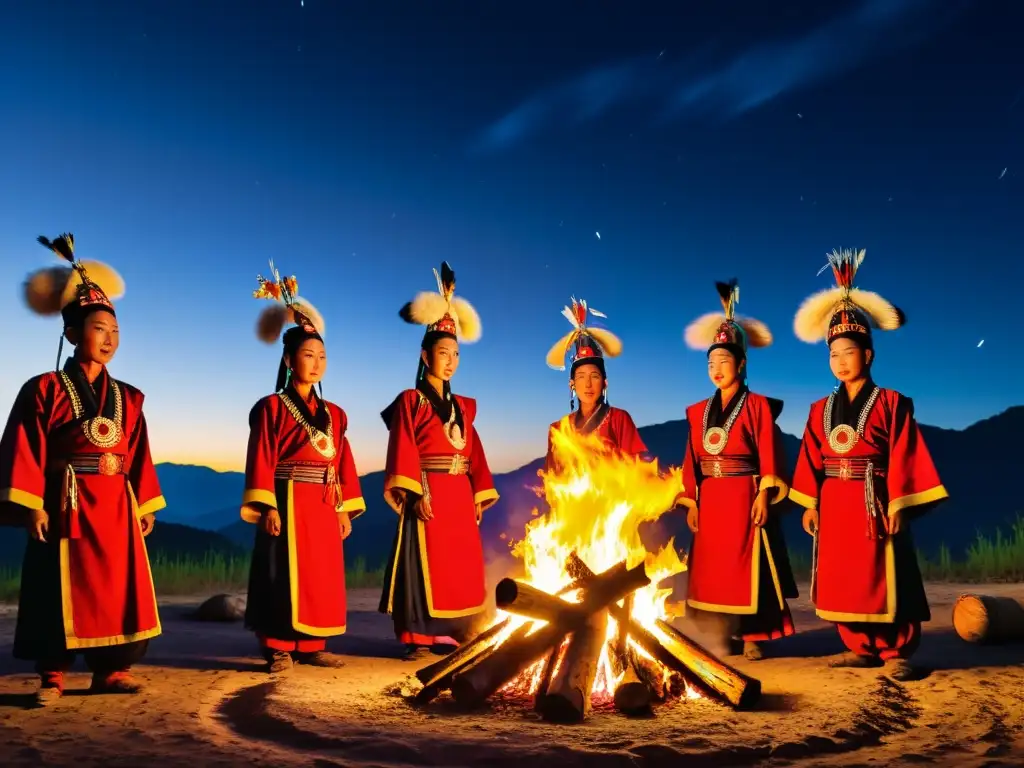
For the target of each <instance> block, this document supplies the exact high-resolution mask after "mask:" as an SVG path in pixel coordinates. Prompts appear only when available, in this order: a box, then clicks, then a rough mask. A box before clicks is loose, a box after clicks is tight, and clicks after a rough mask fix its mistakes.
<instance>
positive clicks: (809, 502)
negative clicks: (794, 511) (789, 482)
mask: <svg viewBox="0 0 1024 768" xmlns="http://www.w3.org/2000/svg"><path fill="white" fill-rule="evenodd" d="M789 498H791V499H792V500H793V501H795V502H796V503H797V504H799V505H800V506H801V507H804V508H806V509H817V508H818V499H817V498H815V497H814V496H808V495H807V494H805V493H800V491H798V490H797V489H796V488H790V489H789Z"/></svg>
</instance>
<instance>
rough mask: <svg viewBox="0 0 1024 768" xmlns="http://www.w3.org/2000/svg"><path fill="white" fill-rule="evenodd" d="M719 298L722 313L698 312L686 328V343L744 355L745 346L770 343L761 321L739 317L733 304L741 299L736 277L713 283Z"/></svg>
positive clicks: (759, 345) (767, 332) (695, 346)
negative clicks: (704, 313)
mask: <svg viewBox="0 0 1024 768" xmlns="http://www.w3.org/2000/svg"><path fill="white" fill-rule="evenodd" d="M715 287H716V288H717V289H718V296H719V298H720V299H721V300H722V309H723V310H724V312H725V314H722V313H721V312H709V313H708V314H706V315H701V316H700V317H698V318H697V319H696V320H694V321H693V322H692V323H690V324H689V325H688V326H687V327H686V334H685V338H686V343H687V344H688V345H689V346H690V347H691V348H693V349H707V351H708V352H709V353H710V352H711V350H713V349H719V348H725V349H729V348H732V350H733V351H734V352H738V353H740V355H741V356H744V357H745V356H746V354H747V348H748V347H755V348H757V347H767V346H768V345H770V344H771V343H772V332H771V331H770V330H768V326H767V325H765V324H764V323H762V322H761V321H760V320H755V319H754V318H752V317H740V316H738V315H737V314H736V305H737V304H739V302H740V286H739V283H738V282H737V281H736V279H735V278H734V279H732V280H730V281H729V282H728V283H715Z"/></svg>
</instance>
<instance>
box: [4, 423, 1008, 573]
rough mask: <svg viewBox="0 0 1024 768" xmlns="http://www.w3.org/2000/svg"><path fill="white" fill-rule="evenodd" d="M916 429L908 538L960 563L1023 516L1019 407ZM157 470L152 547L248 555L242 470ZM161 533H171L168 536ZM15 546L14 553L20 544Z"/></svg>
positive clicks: (359, 540) (493, 546)
mask: <svg viewBox="0 0 1024 768" xmlns="http://www.w3.org/2000/svg"><path fill="white" fill-rule="evenodd" d="M921 430H922V433H923V434H924V438H925V441H926V442H927V444H928V448H929V450H930V451H931V453H932V458H933V459H934V460H935V464H936V466H937V467H938V469H939V474H940V475H941V477H942V481H943V483H944V484H945V486H946V488H947V490H948V491H949V493H950V499H949V500H948V501H946V502H944V503H943V504H941V505H940V506H939V507H938V508H936V509H935V510H933V511H932V512H931V513H930V514H928V515H927V516H925V517H924V518H922V519H921V520H919V521H917V522H915V524H914V538H915V540H916V542H917V545H918V547H919V548H920V549H921V550H923V551H924V552H925V553H927V554H929V555H934V554H935V553H936V552H937V551H938V549H939V547H940V546H941V545H943V544H944V545H946V546H947V547H948V548H949V550H950V552H951V553H952V554H953V556H954V557H959V556H962V555H963V554H964V552H965V551H966V549H967V547H968V546H970V544H971V543H972V542H974V541H975V539H976V537H977V535H978V534H979V533H981V534H985V535H990V536H991V535H992V534H993V533H994V532H995V530H996V528H999V527H1003V528H1004V529H1005V528H1008V526H1009V525H1010V524H1011V523H1012V522H1013V521H1014V520H1015V519H1016V516H1017V514H1018V513H1019V512H1021V511H1024V503H1021V501H1020V500H1019V498H1018V495H1017V494H1018V491H1017V481H1016V477H1015V475H1014V472H1015V471H1016V464H1017V463H1018V459H1017V458H1016V455H1015V454H1014V453H1013V452H1012V451H1010V450H1009V448H1010V447H1011V446H1013V445H1015V440H1016V437H1017V435H1020V434H1024V406H1015V407H1013V408H1010V409H1009V410H1007V411H1004V412H1003V413H1000V414H998V415H996V416H992V417H991V418H988V419H985V420H983V421H979V422H977V423H976V424H972V425H971V426H969V427H967V428H966V429H962V430H955V429H942V428H939V427H931V426H928V425H922V427H921ZM640 435H641V436H642V437H643V439H644V442H645V443H646V444H647V446H648V447H649V448H650V450H651V454H652V455H653V456H655V457H656V458H657V459H658V461H659V463H660V464H661V465H663V466H665V465H676V466H677V465H678V464H679V463H680V461H681V460H682V455H683V446H684V445H685V442H686V439H687V435H688V425H687V423H686V421H685V420H676V421H668V422H665V423H663V424H652V425H650V426H646V427H641V428H640ZM783 441H784V447H785V453H786V456H787V458H788V460H789V464H790V470H791V469H792V466H793V464H794V463H795V461H796V455H797V450H798V448H799V444H800V443H799V439H798V438H797V437H794V436H793V435H788V434H783ZM538 442H540V440H538ZM542 464H543V459H536V460H534V461H531V462H530V463H528V464H526V465H525V466H522V467H519V468H518V469H515V470H513V471H511V472H506V473H503V474H498V475H495V478H494V480H495V485H496V486H497V489H498V491H499V493H500V494H501V500H500V501H499V502H498V503H497V504H495V505H494V506H493V507H492V508H491V509H489V510H487V512H486V513H485V514H484V520H483V523H482V524H481V534H482V536H483V538H484V542H485V546H486V547H487V549H488V551H489V552H490V553H491V555H492V556H498V555H503V554H507V553H508V548H509V542H510V541H511V540H513V539H515V538H519V537H521V536H522V533H523V527H524V525H525V524H526V522H527V521H529V520H530V519H531V517H532V510H533V509H534V508H536V507H538V506H539V503H540V502H542V499H539V498H538V497H537V495H536V494H535V493H534V492H533V491H532V490H531V488H532V487H536V486H538V485H539V484H540V479H539V478H538V477H537V470H538V469H540V467H541V466H542ZM1011 465H1013V466H1011ZM157 474H158V475H159V477H160V483H161V485H162V487H163V491H164V496H165V497H166V498H167V500H168V503H169V506H168V508H167V509H166V510H164V511H162V512H161V513H160V514H159V515H158V518H159V520H160V521H161V523H162V525H158V527H157V529H156V530H155V531H154V533H153V537H151V539H150V540H149V541H150V542H153V543H154V544H156V543H158V542H160V541H161V540H160V539H158V538H156V537H158V536H159V535H161V531H162V530H164V531H167V530H168V529H169V530H170V531H171V532H173V531H174V530H175V528H172V527H171V524H172V523H178V524H182V525H183V526H188V530H189V531H192V532H190V533H188V534H184V533H182V534H181V536H182V537H183V538H182V541H181V546H182V547H186V548H187V547H195V548H196V549H194V550H191V551H201V552H205V551H207V550H209V549H215V550H218V551H219V550H220V549H221V548H222V547H227V548H232V547H238V548H241V549H243V550H248V549H249V548H250V547H251V546H252V541H253V536H254V527H253V526H252V525H249V524H247V523H244V522H242V521H241V520H239V518H238V504H239V500H240V498H241V495H242V487H243V477H242V474H241V473H240V472H215V471H214V470H212V469H209V468H207V467H197V466H188V465H180V464H158V465H157ZM360 483H361V484H362V491H363V497H364V498H365V499H366V503H367V511H366V512H365V513H364V514H363V515H362V516H361V517H360V518H359V519H357V520H356V521H355V524H354V525H353V531H352V535H351V537H350V538H349V539H348V541H347V542H346V543H345V554H346V558H347V559H348V561H349V562H350V563H351V562H354V561H355V560H356V559H357V558H363V559H364V560H365V561H366V563H367V565H369V566H370V567H373V566H379V565H382V564H383V563H384V561H385V560H386V559H387V555H388V553H389V552H390V549H391V545H392V542H393V539H394V535H395V524H396V519H395V513H394V512H393V511H392V510H391V508H390V507H388V506H387V504H385V503H384V499H383V488H384V475H383V473H382V472H371V473H370V474H367V475H363V476H362V477H361V478H360ZM773 509H775V510H776V511H777V512H779V513H781V514H783V516H784V519H783V527H784V529H785V532H786V538H787V542H788V543H789V545H790V548H791V549H792V550H794V551H796V552H799V553H802V554H804V555H805V556H809V553H810V541H809V537H807V536H806V535H805V534H804V533H803V531H802V530H801V528H800V512H799V510H798V508H797V507H796V505H793V504H790V503H789V502H783V504H782V505H780V506H778V507H775V508H773ZM660 523H661V524H660V526H659V532H658V533H657V538H658V539H660V540H664V539H665V538H666V537H667V536H669V535H674V536H676V543H677V545H679V546H680V547H682V548H684V549H688V548H689V541H690V537H689V532H688V530H687V528H686V524H685V520H684V516H683V515H682V514H681V513H673V514H670V515H666V516H665V517H664V518H663V519H662V521H660ZM213 534H219V535H213ZM163 536H168V537H169V536H170V533H164V534H163ZM10 538H12V537H10V536H4V535H0V542H3V545H2V546H0V563H2V562H5V560H4V559H3V557H2V553H3V552H5V551H6V550H7V549H9V546H8V542H6V541H5V540H6V539H10ZM186 538H187V541H186ZM646 538H647V537H646V536H645V540H646ZM204 544H205V545H206V546H204ZM152 546H153V545H151V548H152ZM16 549H17V552H18V556H19V557H20V552H21V543H20V542H19V543H18V546H17V548H16ZM175 551H178V550H175Z"/></svg>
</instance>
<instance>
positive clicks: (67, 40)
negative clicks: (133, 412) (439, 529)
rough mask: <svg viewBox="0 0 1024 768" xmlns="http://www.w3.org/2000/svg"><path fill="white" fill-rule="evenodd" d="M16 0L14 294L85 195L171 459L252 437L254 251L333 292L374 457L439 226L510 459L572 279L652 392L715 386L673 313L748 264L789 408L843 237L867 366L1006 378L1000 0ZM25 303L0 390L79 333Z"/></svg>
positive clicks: (7, 258)
mask: <svg viewBox="0 0 1024 768" xmlns="http://www.w3.org/2000/svg"><path fill="white" fill-rule="evenodd" d="M8 5H9V7H7V8H5V9H4V11H3V13H2V23H0V110H2V111H0V147H2V155H0V173H2V176H0V266H2V267H3V268H4V270H5V273H6V274H7V275H8V281H9V286H10V289H9V290H10V294H9V295H10V296H11V299H12V301H16V300H17V299H16V297H17V291H18V290H20V285H21V279H22V277H23V275H24V274H25V273H26V272H27V271H29V270H30V269H34V268H36V267H38V266H41V265H45V264H48V263H50V262H49V257H48V256H47V254H46V252H45V251H43V249H42V248H40V247H39V246H38V245H36V244H35V243H34V242H33V241H34V238H35V237H36V235H38V234H43V233H45V234H47V235H49V236H54V235H56V234H57V233H59V232H60V231H64V230H70V231H73V232H74V233H75V235H76V239H77V243H78V250H79V253H80V255H81V256H82V257H83V258H89V257H93V258H98V259H101V260H106V261H109V262H110V263H112V264H113V265H115V266H116V267H117V268H118V269H120V271H121V272H122V273H123V274H124V276H125V278H126V280H127V283H128V291H127V295H126V296H125V299H124V300H123V302H122V304H121V310H120V317H121V319H122V336H123V341H122V350H121V352H120V354H119V356H118V358H117V360H116V361H115V363H114V370H115V372H116V374H117V375H118V376H120V377H121V378H124V379H125V380H127V381H130V382H132V383H134V384H136V385H137V386H139V387H140V388H142V389H143V390H144V391H145V392H146V393H147V401H146V408H147V411H148V413H149V418H150V421H151V425H152V432H153V437H154V452H155V454H156V456H157V458H158V459H170V460H177V461H194V462H197V463H208V464H212V465H214V466H218V467H237V466H240V464H241V462H242V458H243V452H244V444H245V438H246V414H247V412H248V408H249V406H250V405H251V403H252V402H254V401H255V400H256V399H257V398H258V397H260V396H261V395H263V394H266V393H267V392H268V391H269V390H270V388H271V386H272V385H273V377H274V374H275V371H276V364H277V357H278V352H279V350H278V348H277V347H276V346H275V347H267V346H265V345H262V344H261V343H260V342H258V341H256V339H255V337H254V335H253V330H252V329H253V324H254V322H255V318H256V315H257V313H258V311H259V310H260V309H261V308H262V307H261V305H260V304H259V303H257V302H256V301H255V300H253V299H251V298H250V295H251V291H252V289H253V288H254V287H255V285H256V282H255V276H256V274H257V273H258V272H261V271H265V268H266V262H267V260H268V259H269V258H274V259H275V260H276V261H277V262H278V265H279V266H280V267H281V269H282V270H283V271H284V272H286V273H294V274H295V275H297V276H298V279H299V283H300V292H301V293H303V294H304V295H306V297H307V298H309V299H310V300H311V301H312V302H313V303H315V304H316V305H317V306H318V307H319V308H320V309H321V311H322V312H323V313H324V314H325V316H326V319H327V341H328V352H329V355H330V370H329V373H328V378H327V381H326V386H325V391H326V393H327V394H328V396H329V397H330V398H331V399H334V400H336V401H337V402H339V403H340V404H341V405H342V407H344V408H345V409H346V410H347V411H348V413H349V416H350V420H351V423H352V433H351V438H352V440H353V443H354V446H355V449H356V455H357V458H358V459H359V466H360V469H361V470H372V469H376V468H379V467H380V466H381V465H382V462H383V451H384V446H385V443H386V432H385V430H384V427H383V425H382V424H381V423H380V419H379V416H378V413H379V411H380V409H381V408H382V407H384V406H385V405H387V403H388V402H389V401H390V399H391V398H392V396H393V395H394V394H395V393H397V392H398V391H399V390H400V389H402V388H403V387H406V386H408V385H410V384H411V382H412V377H413V375H414V373H415V369H416V355H417V351H418V343H419V339H420V333H421V332H420V331H419V330H418V329H415V328H412V327H411V326H407V325H405V324H404V323H402V322H401V320H400V319H399V318H398V316H397V311H398V309H399V307H400V306H401V305H402V304H403V303H404V302H405V301H406V300H408V299H410V298H411V297H412V296H413V295H414V294H415V293H416V292H417V291H419V290H425V289H430V288H431V287H432V286H433V276H432V274H431V268H432V267H434V266H437V265H438V264H439V262H440V261H441V260H442V259H448V260H449V261H450V262H451V263H452V265H453V266H454V267H455V270H456V273H457V275H458V278H459V292H460V293H461V294H462V295H464V296H465V297H466V298H468V299H469V300H470V301H471V302H473V303H474V304H475V305H476V307H477V309H478V311H479V312H480V314H481V316H482V319H483V325H484V337H483V339H482V340H481V341H480V342H479V343H478V344H476V345H473V346H468V345H467V346H465V347H464V351H463V365H462V368H461V370H460V372H459V374H458V376H457V378H456V390H457V391H461V392H464V393H465V394H468V395H471V396H475V397H477V398H478V400H479V401H480V417H479V426H480V429H481V431H482V434H483V437H484V439H485V442H486V445H487V446H488V448H489V452H490V454H491V455H492V463H493V464H494V465H495V466H496V468H499V469H505V468H509V467H511V466H514V465H516V464H518V463H520V462H522V461H525V460H527V459H530V458H532V457H534V456H536V455H538V454H540V453H542V451H543V448H544V444H545V430H546V425H547V424H548V423H549V422H550V421H553V420H555V419H556V418H558V417H559V416H560V415H562V413H563V412H564V411H565V409H566V408H567V405H568V395H567V390H566V383H565V374H562V373H559V372H555V371H551V370H550V369H548V368H547V367H546V366H545V364H544V354H545V352H546V351H547V348H548V346H549V345H550V344H551V343H552V342H553V341H554V340H555V339H556V338H558V337H559V336H560V335H561V334H562V333H564V332H565V331H566V330H567V324H566V322H565V320H564V319H563V318H562V317H561V316H560V315H559V312H560V310H561V308H562V306H563V305H564V304H565V303H566V302H567V301H568V299H569V297H570V295H573V294H575V295H576V296H578V297H579V296H582V297H585V298H586V299H588V300H589V301H590V303H591V305H592V306H595V307H597V308H598V309H600V310H602V311H604V312H605V313H606V314H607V315H608V320H607V325H608V327H609V328H611V329H612V330H614V331H615V332H616V333H618V334H619V335H620V336H621V338H622V339H623V341H624V343H625V351H624V354H623V356H622V357H621V358H619V359H618V360H616V361H614V362H612V363H611V364H610V365H609V373H610V394H611V399H612V402H613V403H614V404H617V405H619V406H621V407H625V408H627V409H628V410H629V411H630V412H631V413H632V414H633V415H634V418H635V419H636V421H637V422H638V423H640V424H646V423H652V422H658V421H665V420H667V419H672V418H680V417H682V415H683V409H684V408H685V406H686V405H687V404H688V403H690V402H692V401H695V400H698V399H700V398H701V397H704V396H706V395H707V394H708V393H709V391H710V384H709V382H708V381H707V378H706V373H705V364H704V356H703V354H701V353H700V352H694V351H691V350H688V349H687V348H686V347H685V346H684V344H683V341H682V332H683V329H684V327H685V326H686V324H687V323H688V322H689V321H690V320H691V319H693V318H694V317H696V316H697V315H699V314H702V313H704V312H707V311H711V310H714V309H715V308H716V306H717V297H716V294H715V292H714V287H713V282H714V281H715V280H717V279H726V278H729V277H733V276H736V277H738V278H739V279H740V283H741V286H742V293H741V297H742V301H741V306H740V311H741V312H742V313H745V314H750V315H753V316H755V317H758V318H759V319H761V320H763V321H765V322H767V323H768V324H769V326H770V327H771V328H772V330H773V332H774V334H775V345H774V346H773V347H771V348H769V349H767V350H759V351H755V352H754V353H753V355H752V361H751V383H752V386H753V387H754V388H755V389H758V390H760V391H762V392H764V393H766V394H770V395H773V396H775V397H780V398H783V399H785V400H786V412H785V413H784V414H783V417H782V419H781V422H782V425H783V428H784V429H786V430H787V431H789V432H793V433H799V430H800V429H801V427H802V424H803V421H804V419H805V417H806V411H807V407H808V406H809V404H810V403H811V401H812V400H814V399H816V398H818V397H821V396H824V395H825V394H826V393H827V392H828V390H829V388H830V387H831V386H832V384H833V383H834V382H833V380H832V379H831V377H830V374H829V371H828V365H827V359H826V354H825V351H824V348H823V347H820V346H819V347H814V346H810V345H806V344H803V343H801V342H799V341H797V340H796V339H795V338H794V336H793V333H792V318H793V314H794V313H795V311H796V308H797V306H798V305H799V303H800V302H801V301H802V299H803V298H804V297H805V296H807V295H808V294H810V293H812V292H814V291H816V290H819V289H821V288H824V287H827V286H828V284H829V281H828V278H827V277H826V276H825V275H822V276H820V277H816V276H815V273H816V272H817V270H818V269H819V268H820V267H821V266H822V265H823V264H824V254H825V253H826V252H827V251H829V250H831V249H832V248H835V247H864V248H867V260H866V261H865V264H864V267H863V268H862V277H861V280H860V284H861V285H862V287H864V288H867V289H871V290H876V291H878V292H880V293H881V294H882V295H884V296H886V297H887V298H889V299H890V300H891V301H893V302H894V303H896V304H898V305H900V306H901V307H902V308H903V309H904V310H905V311H906V312H907V314H908V316H909V323H908V325H907V326H906V327H905V328H903V329H901V330H900V331H898V332H895V333H890V334H884V336H883V338H880V339H879V341H878V354H879V360H878V366H877V371H876V374H877V378H878V380H879V382H880V383H881V384H883V385H886V386H890V387H893V388H896V389H899V390H902V391H904V392H906V393H907V394H909V395H911V396H912V397H913V398H914V400H915V402H916V404H917V408H918V415H919V418H921V420H922V421H925V422H927V423H932V424H938V425H941V426H949V427H962V426H966V425H967V424H970V423H972V422H973V421H976V420H978V419H980V418H984V417H986V416H989V415H991V414H993V413H995V412H998V411H1000V410H1002V409H1004V408H1006V407H1007V406H1009V405H1012V404H1015V403H1019V402H1020V401H1021V395H1020V387H1019V386H1018V385H1017V384H1016V383H1015V382H1019V380H1020V378H1021V374H1022V373H1024V371H1022V370H1021V363H1020V360H1019V352H1020V348H1021V347H1020V341H1019V338H1020V336H1019V330H1018V329H1017V327H1016V324H1015V323H1014V322H1011V318H1012V317H1013V316H1014V315H1016V314H1017V311H1016V307H1017V306H1018V305H1019V304H1020V297H1019V294H1018V293H1017V291H1018V290H1019V287H1020V286H1021V284H1022V282H1024V265H1022V263H1021V247H1022V244H1024V213H1022V212H1024V147H1022V128H1024V52H1022V48H1021V45H1020V34H1019V30H1020V29H1022V28H1024V7H1022V6H1021V5H1019V4H1015V3H1013V2H1010V0H1004V1H1003V2H996V1H994V0H993V1H991V2H975V3H968V2H960V0H933V1H932V2H928V0H888V1H883V0H867V1H866V2H865V1H864V0H860V1H858V2H839V1H838V0H836V1H834V2H828V3H822V2H815V1H814V0H805V1H804V2H785V3H764V2H726V1H724V0H723V1H722V2H718V3H714V4H711V3H684V2H663V3H657V4H653V3H642V2H632V3H612V2H590V3H586V4H584V3H551V2H544V3H541V2H517V3H480V2H469V1H468V0H466V1H461V2H455V1H445V2H442V1H441V0H436V1H432V2H412V1H411V0H410V1H409V2H340V1H339V2H329V1H328V0H305V1H304V3H303V2H300V0H294V1H293V0H287V1H285V0H281V1H277V0H275V1H273V2H271V1H270V0H245V1H243V0H232V1H230V2H229V1H227V0H204V2H199V1H198V0H192V1H191V2H188V1H186V0H179V1H176V2H171V1H170V0H164V1H163V2H143V1H139V0H137V1H136V2H122V1H121V0H104V2H72V1H70V0H68V1H66V2H50V1H48V0H34V1H33V2H31V3H19V4H8ZM584 6H585V7H586V9H587V10H578V9H579V8H583V7H584ZM710 6H714V8H713V9H709V7H710ZM627 7H628V8H631V9H632V11H631V12H627V11H626V10H625V9H626V8H627ZM1004 169H1005V172H1004ZM598 232H600V238H598V237H597V234H596V233H598ZM14 323H15V324H14V325H12V326H9V329H10V330H9V332H8V335H7V339H8V343H7V346H6V349H7V350H8V352H9V354H11V353H13V355H14V356H13V357H11V358H10V359H9V362H8V364H7V365H6V366H5V368H4V373H3V379H2V382H0V399H2V400H3V402H8V403H9V402H10V401H11V400H12V399H13V396H14V393H15V392H16V390H17V387H18V385H19V384H20V383H21V381H23V380H24V379H26V378H28V377H29V376H31V375H33V374H35V373H38V372H40V371H42V370H45V369H46V368H48V367H50V366H52V365H53V358H54V355H55V352H56V350H55V347H56V342H57V337H58V334H59V327H58V326H59V323H58V322H56V321H54V320H43V319H38V318H34V317H32V316H30V315H29V314H28V313H27V311H25V310H23V309H22V308H21V306H20V304H19V306H18V309H17V311H16V314H15V320H14ZM15 328H16V329H17V331H14V330H13V329H15ZM981 339H985V344H984V346H982V347H981V348H978V347H977V344H978V342H979V341H980V340H981Z"/></svg>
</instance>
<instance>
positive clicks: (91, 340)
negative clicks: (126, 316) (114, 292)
mask: <svg viewBox="0 0 1024 768" xmlns="http://www.w3.org/2000/svg"><path fill="white" fill-rule="evenodd" d="M64 337H65V338H66V339H67V340H68V341H70V342H71V343H72V344H74V345H75V347H76V348H77V349H76V351H75V354H76V356H77V357H78V359H79V360H81V361H82V362H85V363H99V364H100V365H106V364H107V363H109V362H110V361H111V360H113V359H114V354H115V353H116V352H117V348H118V346H119V345H120V343H121V336H120V331H119V329H118V327H117V318H116V317H114V316H113V315H112V314H110V313H109V312H106V311H104V310H97V311H96V312H92V313H91V314H89V315H87V316H86V318H85V322H84V323H82V326H81V327H80V328H67V329H65V331H64Z"/></svg>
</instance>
